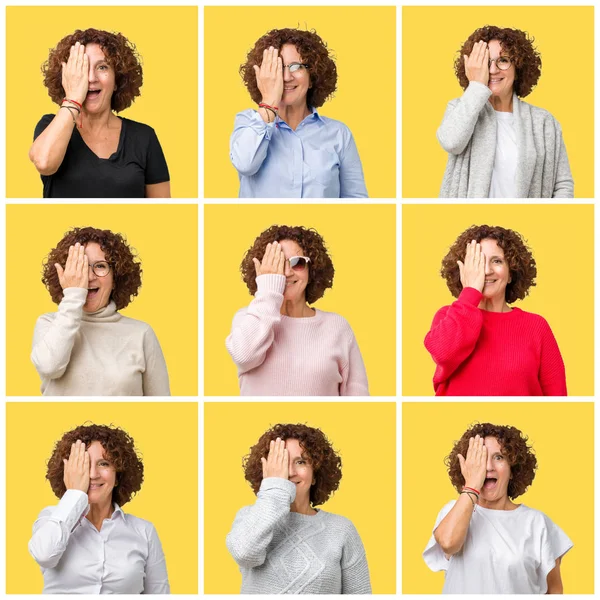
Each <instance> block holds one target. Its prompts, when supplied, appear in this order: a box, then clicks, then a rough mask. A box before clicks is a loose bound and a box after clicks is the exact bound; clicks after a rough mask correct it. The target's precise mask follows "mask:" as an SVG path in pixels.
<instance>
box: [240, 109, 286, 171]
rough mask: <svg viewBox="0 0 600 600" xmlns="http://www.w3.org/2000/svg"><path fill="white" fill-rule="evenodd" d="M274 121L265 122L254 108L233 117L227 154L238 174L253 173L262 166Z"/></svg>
mask: <svg viewBox="0 0 600 600" xmlns="http://www.w3.org/2000/svg"><path fill="white" fill-rule="evenodd" d="M274 127H275V123H265V122H264V121H263V120H262V117H261V116H260V114H259V113H258V112H257V111H255V110H245V111H243V112H241V113H238V114H237V115H236V117H235V124H234V126H233V133H232V134H231V140H230V142H229V156H230V158H231V162H232V163H233V166H234V167H235V168H236V169H237V171H238V173H239V174H240V175H244V176H246V177H250V176H252V175H255V174H256V173H257V172H258V170H259V169H260V167H261V166H262V164H263V162H264V160H265V158H267V151H268V149H269V140H270V139H271V135H273V129H274Z"/></svg>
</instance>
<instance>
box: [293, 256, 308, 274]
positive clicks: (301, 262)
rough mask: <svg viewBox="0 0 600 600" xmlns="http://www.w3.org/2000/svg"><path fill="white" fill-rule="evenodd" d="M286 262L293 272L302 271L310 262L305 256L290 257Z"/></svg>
mask: <svg viewBox="0 0 600 600" xmlns="http://www.w3.org/2000/svg"><path fill="white" fill-rule="evenodd" d="M288 262H289V263H290V267H292V269H294V271H304V269H306V265H308V263H309V262H310V258H308V257H307V256H292V258H289V259H288Z"/></svg>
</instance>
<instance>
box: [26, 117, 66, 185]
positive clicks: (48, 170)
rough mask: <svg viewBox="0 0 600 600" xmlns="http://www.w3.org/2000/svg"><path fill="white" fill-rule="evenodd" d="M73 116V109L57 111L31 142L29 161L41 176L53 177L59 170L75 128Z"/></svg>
mask: <svg viewBox="0 0 600 600" xmlns="http://www.w3.org/2000/svg"><path fill="white" fill-rule="evenodd" d="M72 113H73V114H72ZM75 114H76V111H75V110H74V109H71V110H69V109H67V108H61V109H59V111H58V113H57V114H56V116H55V117H54V119H52V122H51V123H50V124H49V125H48V127H46V129H44V131H42V133H40V135H39V136H38V137H37V138H36V139H35V141H34V142H33V144H32V146H31V149H30V150H29V159H30V160H31V162H32V163H33V164H34V165H35V168H36V169H37V170H38V172H39V173H40V174H41V175H53V174H54V173H56V171H58V169H59V168H60V165H61V164H62V161H63V159H64V158H65V153H66V151H67V146H68V145H69V140H70V139H71V135H72V134H73V128H74V127H75V123H74V122H73V117H74V116H75Z"/></svg>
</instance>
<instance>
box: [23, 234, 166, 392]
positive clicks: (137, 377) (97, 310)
mask: <svg viewBox="0 0 600 600" xmlns="http://www.w3.org/2000/svg"><path fill="white" fill-rule="evenodd" d="M141 275H142V268H141V265H140V263H139V262H138V261H137V260H136V256H135V254H134V252H133V250H132V249H131V248H130V247H129V245H128V244H127V242H126V241H125V239H124V238H123V236H121V234H119V233H113V232H112V231H109V230H107V229H104V230H103V229H95V228H94V227H83V228H79V227H75V228H74V229H72V230H71V231H68V232H67V233H66V234H65V236H64V237H63V239H62V240H61V241H60V242H59V243H58V244H57V246H56V248H53V249H52V250H51V251H50V254H49V255H48V257H47V258H46V260H45V263H44V271H43V277H42V282H43V283H44V285H45V286H46V287H47V288H48V291H49V292H50V296H51V297H52V300H53V301H54V302H55V303H56V304H58V311H57V312H55V313H47V314H44V315H42V316H41V317H39V318H38V320H37V323H36V325H35V331H34V333H33V350H32V352H31V360H32V361H33V364H34V365H35V368H36V369H37V372H38V373H39V375H40V377H41V379H42V393H43V395H44V396H80V395H82V396H168V395H169V375H168V373H167V366H166V364H165V359H164V357H163V353H162V350H161V348H160V344H159V343H158V339H157V338H156V335H155V334H154V331H152V328H151V327H150V325H148V324H146V323H143V322H142V321H136V320H135V319H130V318H129V317H124V316H123V315H121V314H120V313H119V312H118V311H119V310H121V309H122V308H125V307H126V306H127V305H128V304H129V303H130V302H131V301H132V299H133V298H134V296H137V294H138V291H139V288H140V286H141V284H142V279H141Z"/></svg>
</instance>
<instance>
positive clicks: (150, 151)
mask: <svg viewBox="0 0 600 600" xmlns="http://www.w3.org/2000/svg"><path fill="white" fill-rule="evenodd" d="M42 72H43V74H44V84H45V86H46V87H47V88H48V95H49V96H50V97H51V98H52V100H53V102H55V103H56V104H58V106H59V109H58V112H57V113H56V114H55V115H53V114H49V115H44V116H43V117H42V118H41V120H40V122H39V123H38V124H37V126H36V128H35V133H34V142H33V145H32V146H31V149H30V150H29V158H30V160H31V161H32V162H33V164H34V165H35V167H36V169H37V170H38V172H39V173H40V175H41V177H42V182H43V184H44V198H170V197H171V191H170V183H169V170H168V168H167V163H166V161H165V157H164V154H163V151H162V149H161V147H160V143H159V141H158V138H157V137H156V133H155V132H154V129H152V128H151V127H148V125H144V124H143V123H137V122H136V121H131V120H130V119H125V118H122V117H117V116H116V115H115V114H114V113H115V112H121V111H122V110H124V109H126V108H128V107H129V106H131V104H132V102H133V101H134V100H135V98H136V97H137V96H139V95H140V88H141V87H142V82H143V78H142V65H141V64H140V59H139V56H138V55H137V52H136V49H135V46H134V45H133V44H132V43H131V42H130V41H129V40H128V39H127V38H126V37H125V36H123V35H122V34H120V33H110V32H108V31H101V30H98V29H86V30H85V31H81V30H79V29H78V30H77V31H75V32H74V33H72V34H71V35H68V36H66V37H65V38H63V39H62V40H61V41H60V42H59V43H58V45H57V46H56V48H54V49H53V50H51V51H50V55H49V57H48V60H47V61H46V63H45V64H44V66H43V67H42ZM61 111H62V112H61ZM113 111H114V112H113Z"/></svg>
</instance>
